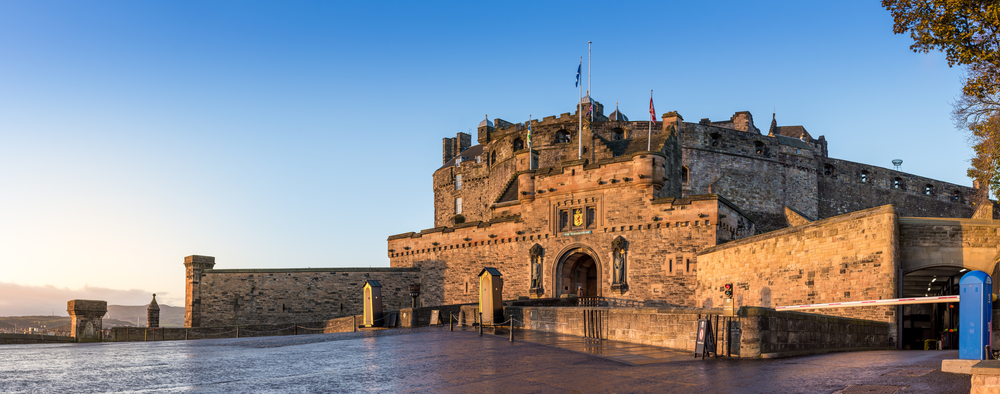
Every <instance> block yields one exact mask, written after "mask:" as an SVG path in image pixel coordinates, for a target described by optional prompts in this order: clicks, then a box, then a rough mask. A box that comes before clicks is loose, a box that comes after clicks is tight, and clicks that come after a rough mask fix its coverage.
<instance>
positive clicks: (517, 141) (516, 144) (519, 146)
mask: <svg viewBox="0 0 1000 394" xmlns="http://www.w3.org/2000/svg"><path fill="white" fill-rule="evenodd" d="M513 148H514V152H517V151H519V150H521V149H524V141H522V140H521V139H520V138H515V139H514V145H513Z"/></svg>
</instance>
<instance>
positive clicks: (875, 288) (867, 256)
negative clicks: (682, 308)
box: [696, 206, 899, 338]
mask: <svg viewBox="0 0 1000 394" xmlns="http://www.w3.org/2000/svg"><path fill="white" fill-rule="evenodd" d="M897 223H898V221H897V216H896V212H895V211H894V210H893V208H892V207H891V206H884V207H878V208H872V209H867V210H864V211H859V212H854V213H851V214H847V215H842V216H838V217H835V218H831V219H825V220H820V221H817V222H812V223H809V224H806V225H802V226H797V227H790V228H786V229H783V230H778V231H773V232H770V233H766V234H762V235H758V236H754V237H750V238H746V239H742V240H738V241H734V242H730V243H728V244H724V245H720V246H716V247H712V248H708V249H705V250H704V251H702V252H701V253H700V254H699V255H698V259H699V265H700V266H699V273H698V285H697V291H696V292H697V299H698V303H697V306H704V307H713V306H714V307H717V306H720V305H722V302H723V293H722V286H723V285H724V284H725V283H733V284H734V285H735V305H736V306H737V307H742V306H763V307H768V308H770V307H774V306H781V305H800V304H819V303H829V302H838V301H857V300H872V299H886V298H896V297H897V279H898V274H897V269H898V268H899V267H898V266H897V264H898V257H897V256H898V244H899V241H898V238H899V235H898V230H897ZM817 313H818V314H824V315H831V316H843V317H852V318H859V319H864V320H873V321H880V322H887V323H895V322H896V307H894V306H883V307H861V308H844V309H825V310H817ZM890 335H891V336H892V337H893V338H896V325H895V324H893V325H892V327H890Z"/></svg>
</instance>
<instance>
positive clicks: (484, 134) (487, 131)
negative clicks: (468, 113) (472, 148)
mask: <svg viewBox="0 0 1000 394" xmlns="http://www.w3.org/2000/svg"><path fill="white" fill-rule="evenodd" d="M477 130H478V131H479V137H478V140H477V141H479V145H486V144H487V143H488V142H490V136H491V135H492V134H493V132H494V131H496V128H494V127H493V122H490V118H489V115H487V117H486V119H483V121H482V122H479V128H478V129H477Z"/></svg>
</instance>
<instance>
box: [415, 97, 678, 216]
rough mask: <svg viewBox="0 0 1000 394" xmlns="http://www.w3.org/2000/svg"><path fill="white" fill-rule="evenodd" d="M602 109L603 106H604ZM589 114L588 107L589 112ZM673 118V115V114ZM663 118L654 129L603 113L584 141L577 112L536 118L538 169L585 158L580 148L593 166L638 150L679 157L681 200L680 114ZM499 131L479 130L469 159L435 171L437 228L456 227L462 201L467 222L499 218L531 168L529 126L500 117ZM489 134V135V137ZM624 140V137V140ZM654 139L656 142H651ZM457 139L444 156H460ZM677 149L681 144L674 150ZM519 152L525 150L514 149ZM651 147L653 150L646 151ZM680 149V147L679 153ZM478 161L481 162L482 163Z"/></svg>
mask: <svg viewBox="0 0 1000 394" xmlns="http://www.w3.org/2000/svg"><path fill="white" fill-rule="evenodd" d="M599 107H600V106H599ZM585 110H586V109H585ZM668 115H669V116H668ZM668 115H664V117H663V122H657V124H656V125H655V127H652V128H651V129H652V130H651V131H650V122H649V121H639V122H629V121H608V119H607V117H605V116H603V115H601V114H600V113H598V116H597V117H596V118H595V121H594V122H591V121H590V120H589V119H585V120H583V138H582V140H581V139H580V138H579V137H580V132H579V127H580V125H579V119H578V118H577V115H576V114H575V113H573V114H571V113H569V112H567V113H563V114H560V115H559V116H547V117H544V118H542V119H536V120H532V123H531V124H532V126H531V129H532V144H531V148H532V150H533V151H535V152H536V153H537V154H538V159H537V165H536V166H534V169H539V168H541V169H544V168H558V167H561V166H563V163H564V162H567V161H574V160H578V159H581V157H580V150H581V149H580V144H581V143H582V145H583V149H582V151H583V156H582V159H586V160H587V161H588V162H589V163H599V162H602V161H606V160H610V159H614V158H616V157H619V156H622V155H630V154H631V153H635V152H639V151H649V150H652V151H654V152H662V153H665V154H666V155H667V156H677V158H678V163H677V164H673V163H667V166H666V167H665V168H664V169H665V170H666V173H667V176H666V179H667V181H668V187H667V188H665V190H668V191H673V190H674V188H672V187H671V186H672V185H671V184H670V182H676V185H677V186H678V190H677V192H678V193H673V194H671V195H669V197H680V194H679V179H677V178H679V176H680V165H679V159H680V158H679V155H680V149H679V143H680V141H679V140H677V139H671V138H669V137H670V136H671V135H676V133H675V131H674V128H671V126H672V125H676V124H678V121H679V119H680V118H679V115H676V114H668ZM495 123H496V125H497V127H496V128H492V127H486V126H483V127H480V128H479V134H480V138H479V143H480V144H479V145H477V146H474V147H472V148H470V149H469V152H473V153H468V158H467V159H466V160H464V161H462V162H461V163H460V164H458V165H455V164H454V163H448V162H447V160H445V161H446V162H445V165H444V166H442V167H440V168H439V169H437V170H436V171H435V172H434V175H433V190H434V226H435V227H443V226H451V225H454V224H455V223H454V222H453V218H454V216H455V199H456V198H461V199H462V216H463V217H464V218H465V219H466V220H467V221H489V220H491V219H493V218H495V217H497V215H496V212H494V211H493V210H492V206H493V204H494V203H496V202H497V201H498V200H499V199H500V197H501V196H502V195H503V194H504V191H505V190H507V188H508V186H510V185H511V182H512V180H513V179H514V177H515V176H516V173H515V172H517V171H519V170H527V169H529V168H528V166H527V163H526V162H521V161H522V159H519V158H517V157H515V156H516V155H517V153H518V152H521V151H524V150H525V149H527V148H528V142H527V134H528V127H527V124H526V123H510V122H506V121H504V120H502V119H496V120H495ZM485 134H488V137H484V135H485ZM620 136H624V137H625V138H624V139H621V137H620ZM650 137H653V142H652V143H647V141H648V140H649V138H650ZM454 140H455V139H454V138H446V139H445V141H444V146H445V148H444V157H445V158H450V157H451V156H449V151H448V150H449V149H452V155H458V154H459V153H458V152H457V151H454V150H455V149H458V148H457V147H456V145H455V144H454ZM675 145H677V146H676V147H675ZM515 148H520V149H515ZM647 148H648V149H647ZM675 148H676V149H675ZM477 157H478V159H477ZM458 175H461V177H462V187H461V188H460V189H456V188H455V177H456V176H458Z"/></svg>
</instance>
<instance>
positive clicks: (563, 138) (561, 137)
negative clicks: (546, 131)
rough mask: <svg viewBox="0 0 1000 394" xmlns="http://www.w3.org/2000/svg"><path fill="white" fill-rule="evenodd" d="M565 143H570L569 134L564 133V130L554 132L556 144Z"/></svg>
mask: <svg viewBox="0 0 1000 394" xmlns="http://www.w3.org/2000/svg"><path fill="white" fill-rule="evenodd" d="M567 142H570V136H569V132H568V131H566V130H559V131H557V132H556V143H557V144H565V143H567Z"/></svg>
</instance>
